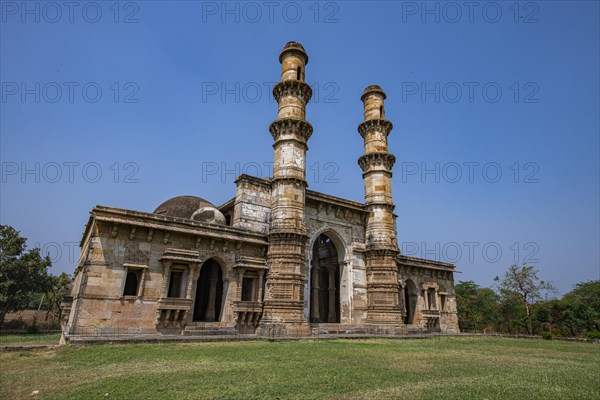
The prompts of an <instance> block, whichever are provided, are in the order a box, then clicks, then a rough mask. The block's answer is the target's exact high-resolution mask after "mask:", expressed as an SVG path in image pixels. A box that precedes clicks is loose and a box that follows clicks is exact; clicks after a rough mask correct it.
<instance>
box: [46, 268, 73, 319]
mask: <svg viewBox="0 0 600 400" xmlns="http://www.w3.org/2000/svg"><path fill="white" fill-rule="evenodd" d="M70 283H71V277H70V276H69V275H68V274H66V273H64V272H63V273H61V274H60V275H59V276H54V275H50V285H49V287H48V290H47V291H46V301H47V302H48V310H47V311H46V321H47V320H48V316H49V315H50V313H51V312H54V314H55V315H56V317H57V319H58V320H59V321H60V320H61V318H62V309H61V307H60V303H61V302H62V299H63V297H64V296H65V295H66V294H68V292H69V284H70Z"/></svg>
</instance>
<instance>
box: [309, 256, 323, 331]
mask: <svg viewBox="0 0 600 400" xmlns="http://www.w3.org/2000/svg"><path fill="white" fill-rule="evenodd" d="M318 263H319V262H318V260H317V259H316V258H315V257H313V260H312V269H311V273H310V278H311V296H310V298H311V313H310V315H311V316H312V318H313V320H314V321H316V322H318V321H320V320H321V317H320V315H319V289H320V288H319V265H318Z"/></svg>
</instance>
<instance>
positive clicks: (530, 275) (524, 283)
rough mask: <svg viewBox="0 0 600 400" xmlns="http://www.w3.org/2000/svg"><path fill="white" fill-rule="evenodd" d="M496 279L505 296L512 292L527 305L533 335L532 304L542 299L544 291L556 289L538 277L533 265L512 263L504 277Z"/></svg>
mask: <svg viewBox="0 0 600 400" xmlns="http://www.w3.org/2000/svg"><path fill="white" fill-rule="evenodd" d="M494 280H495V281H497V282H499V290H500V293H501V294H502V295H503V296H504V297H508V296H510V295H511V293H512V294H514V295H515V296H517V298H518V299H519V300H520V302H521V303H522V304H523V306H525V313H526V316H527V331H528V332H529V334H530V335H532V334H533V323H532V318H531V306H532V304H533V303H534V302H536V301H537V300H541V299H542V293H543V292H547V291H555V290H556V289H554V287H553V286H552V284H550V282H544V281H540V280H539V278H538V271H537V270H536V269H535V268H533V266H526V265H523V266H522V267H521V268H519V267H518V266H516V265H511V266H510V267H509V268H508V271H506V273H505V274H504V277H503V278H502V279H501V278H499V277H496V278H494Z"/></svg>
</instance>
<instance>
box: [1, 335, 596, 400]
mask: <svg viewBox="0 0 600 400" xmlns="http://www.w3.org/2000/svg"><path fill="white" fill-rule="evenodd" d="M599 377H600V346H599V345H594V344H586V343H567V342H559V341H542V340H523V339H521V340H519V339H503V338H466V337H465V338H453V337H443V338H436V339H427V340H396V339H394V340H392V339H364V340H363V339H360V340H358V339H357V340H321V341H308V340H306V341H283V342H268V341H246V342H212V343H193V344H191V343H185V344H184V343H179V344H177V343H164V344H116V345H109V344H101V345H87V346H82V345H73V346H64V347H60V348H56V349H44V350H34V351H21V352H3V353H0V398H2V399H18V398H31V393H32V392H33V391H34V390H39V395H38V396H37V397H36V398H49V399H86V400H89V399H203V398H216V399H527V400H534V399H578V400H579V399H599V398H600V386H599V385H600V381H599V379H600V378H599Z"/></svg>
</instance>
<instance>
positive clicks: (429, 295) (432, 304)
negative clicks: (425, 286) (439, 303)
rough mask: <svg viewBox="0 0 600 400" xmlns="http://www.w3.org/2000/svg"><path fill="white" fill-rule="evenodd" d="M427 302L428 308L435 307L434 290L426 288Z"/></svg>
mask: <svg viewBox="0 0 600 400" xmlns="http://www.w3.org/2000/svg"><path fill="white" fill-rule="evenodd" d="M427 302H428V303H429V309H430V310H435V309H436V304H435V291H434V290H428V291H427Z"/></svg>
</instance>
